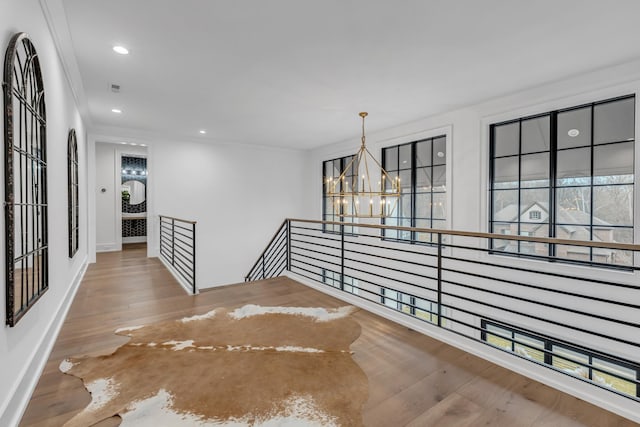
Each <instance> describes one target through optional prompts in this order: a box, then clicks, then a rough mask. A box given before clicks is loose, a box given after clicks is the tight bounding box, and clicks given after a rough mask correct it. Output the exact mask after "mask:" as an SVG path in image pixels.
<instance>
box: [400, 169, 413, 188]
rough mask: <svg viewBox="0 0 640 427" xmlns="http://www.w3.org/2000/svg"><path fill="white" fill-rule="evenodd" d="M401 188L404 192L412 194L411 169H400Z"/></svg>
mask: <svg viewBox="0 0 640 427" xmlns="http://www.w3.org/2000/svg"><path fill="white" fill-rule="evenodd" d="M400 188H401V189H402V194H411V170H401V171H400Z"/></svg>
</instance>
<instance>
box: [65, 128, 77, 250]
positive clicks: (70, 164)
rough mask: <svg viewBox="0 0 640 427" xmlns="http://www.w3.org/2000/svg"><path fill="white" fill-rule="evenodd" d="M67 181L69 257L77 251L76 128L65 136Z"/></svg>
mask: <svg viewBox="0 0 640 427" xmlns="http://www.w3.org/2000/svg"><path fill="white" fill-rule="evenodd" d="M67 181H68V184H69V185H68V194H69V258H73V256H74V255H75V254H76V252H78V240H79V235H80V233H79V227H78V209H79V204H78V142H77V140H76V130H75V129H71V130H70V131H69V137H68V138H67Z"/></svg>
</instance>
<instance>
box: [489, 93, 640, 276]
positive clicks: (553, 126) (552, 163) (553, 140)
mask: <svg viewBox="0 0 640 427" xmlns="http://www.w3.org/2000/svg"><path fill="white" fill-rule="evenodd" d="M628 99H633V100H634V114H633V117H634V136H633V138H632V139H627V140H621V141H611V142H605V143H597V142H596V141H595V133H594V122H595V119H594V111H595V109H596V108H597V107H598V106H602V105H606V104H610V103H615V102H620V101H625V100H628ZM585 108H590V111H591V115H590V136H589V138H590V140H589V144H588V145H584V146H574V147H568V148H566V147H565V148H558V141H557V140H558V138H557V136H558V116H559V115H561V114H563V113H568V112H572V111H577V110H581V109H585ZM636 108H637V107H636V94H628V95H623V96H618V97H614V98H608V99H603V100H600V101H595V102H590V103H585V104H580V105H576V106H572V107H568V108H562V109H556V110H552V111H548V112H545V113H541V114H534V115H530V116H525V117H519V118H516V119H511V120H506V121H502V122H498V123H492V124H490V125H489V206H488V214H489V221H488V226H489V232H490V233H497V231H496V228H495V225H496V224H502V225H504V224H516V225H517V232H516V233H515V235H523V234H522V233H523V230H522V224H540V223H539V222H527V221H521V220H520V216H521V215H522V214H523V213H524V212H521V211H520V209H522V206H523V205H522V196H521V194H522V190H523V189H524V190H536V189H547V190H548V193H549V196H548V201H547V202H546V203H548V219H547V222H546V223H544V224H546V226H547V228H548V232H547V235H546V236H544V237H549V238H555V237H557V233H556V228H557V227H558V226H572V225H575V224H573V223H571V224H570V223H562V222H559V221H558V220H557V208H558V206H559V202H558V200H557V193H558V191H557V190H558V189H564V188H574V187H575V188H587V187H588V188H589V193H590V200H589V201H588V203H589V211H590V212H589V214H590V221H589V224H588V229H589V237H590V239H591V241H593V238H594V235H595V234H594V230H596V229H597V228H598V226H597V225H596V226H594V188H598V187H607V186H631V187H632V191H631V194H632V197H633V196H635V185H636V183H635V179H636V178H635V170H636V166H635V159H634V167H633V170H634V180H633V181H634V182H632V183H621V184H611V183H606V184H598V183H595V182H594V181H595V180H594V173H595V170H594V158H595V155H594V150H595V147H602V146H607V145H614V144H624V143H628V142H633V144H634V152H635V150H637V149H638V148H637V147H636V146H635V142H636V139H637V137H636V135H635V117H636V115H635V110H636ZM544 117H549V149H548V150H542V151H533V152H527V153H524V154H523V152H522V123H523V122H527V121H530V120H536V119H540V118H544ZM515 123H519V126H518V128H519V130H518V132H519V135H518V144H519V146H518V154H513V155H503V156H496V155H495V154H496V153H495V136H496V135H495V134H496V129H497V128H498V127H502V126H508V125H512V124H515ZM583 148H590V165H589V168H590V176H589V177H588V178H589V184H588V185H587V184H584V185H575V186H571V185H559V184H558V182H557V172H558V164H557V163H558V162H557V156H558V153H559V152H563V151H568V150H574V149H583ZM546 152H548V153H549V165H548V167H549V174H548V179H547V181H548V182H547V185H544V186H526V187H523V186H522V183H523V181H522V157H523V156H531V155H537V154H542V153H546ZM516 157H517V158H518V181H517V187H515V188H495V184H496V182H495V160H496V159H505V158H516ZM510 190H516V191H517V192H518V199H517V203H516V206H517V209H518V212H519V214H518V215H517V217H516V218H517V221H504V220H496V219H495V218H494V213H495V212H494V205H495V195H496V192H500V191H510ZM631 217H632V218H631V221H632V224H631V225H630V226H629V225H615V224H609V225H608V226H607V227H610V228H612V229H626V230H630V231H631V236H632V239H633V235H634V230H635V227H636V224H635V212H634V214H633V215H632V216H631ZM579 226H580V227H583V225H579ZM503 234H511V233H503ZM495 240H498V239H495ZM513 242H514V243H513V244H514V245H517V250H516V251H505V250H501V249H499V248H496V247H495V242H494V239H489V250H490V253H491V254H500V255H506V256H514V257H523V258H536V259H546V260H553V261H557V260H559V261H562V262H566V263H571V264H581V265H590V266H597V267H605V268H614V269H629V268H632V267H633V265H634V261H633V256H631V265H626V264H616V263H605V262H599V261H595V260H594V249H595V248H592V247H586V248H585V251H588V255H589V260H579V259H572V258H569V257H562V258H561V257H559V256H557V250H556V249H557V248H556V246H555V245H553V244H550V245H547V246H548V251H547V253H546V254H545V255H541V254H540V255H535V254H528V253H526V252H523V251H522V247H523V245H527V244H528V242H523V241H513ZM565 246H567V247H570V246H569V245H565ZM575 247H578V246H575Z"/></svg>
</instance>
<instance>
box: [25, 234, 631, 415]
mask: <svg viewBox="0 0 640 427" xmlns="http://www.w3.org/2000/svg"><path fill="white" fill-rule="evenodd" d="M247 303H254V304H259V305H266V306H269V305H274V306H287V305H289V306H323V307H338V306H342V305H344V304H345V303H344V302H342V301H340V300H337V299H335V298H332V297H330V296H327V295H325V294H322V293H320V292H317V291H315V290H312V289H310V288H308V287H306V286H304V285H301V284H299V283H296V282H294V281H292V280H290V279H287V278H277V279H271V280H266V281H261V282H255V283H252V284H239V285H234V286H226V287H221V288H216V289H214V290H210V291H206V292H203V293H201V294H200V295H197V296H195V297H191V296H188V295H186V294H185V292H184V291H183V290H182V288H181V287H180V285H178V283H177V282H176V281H175V280H174V279H173V278H172V277H171V275H170V274H169V273H168V272H167V271H166V269H165V268H164V267H163V266H162V264H161V263H160V262H159V261H158V260H157V259H155V258H146V248H145V246H144V245H131V246H129V245H127V249H125V250H124V251H123V252H112V253H101V254H98V262H97V263H96V264H92V265H91V266H89V269H88V270H87V273H86V275H85V278H84V280H83V282H82V284H81V286H80V289H79V290H78V293H77V295H76V298H75V300H74V302H73V304H72V306H71V309H70V311H69V315H68V317H67V319H66V320H65V323H64V325H63V327H62V330H61V332H60V336H59V337H58V339H57V341H56V344H55V346H54V349H53V352H52V354H51V356H50V358H49V361H48V362H47V365H46V367H45V370H44V372H43V374H42V377H41V378H40V381H39V383H38V386H37V388H36V390H35V392H34V394H33V396H32V398H31V401H30V403H29V406H28V408H27V410H26V412H25V414H24V416H23V419H22V422H21V424H20V425H22V426H37V427H44V426H61V425H62V424H64V422H65V421H66V420H68V419H69V418H71V417H72V416H73V415H74V414H75V413H77V412H78V411H80V410H81V409H82V408H83V407H84V406H86V405H87V404H88V403H89V401H90V396H89V393H88V392H87V391H86V390H85V388H84V387H83V385H82V383H81V381H80V380H79V379H77V378H74V377H71V376H68V375H64V374H62V373H61V372H60V371H59V370H58V366H59V364H60V362H61V361H62V360H63V359H64V358H65V357H67V356H79V355H83V354H91V355H97V354H109V353H111V352H113V351H114V350H115V349H116V348H117V347H118V346H119V345H121V344H123V343H124V342H126V341H127V338H125V337H120V336H116V335H114V334H113V331H114V330H115V329H117V328H119V327H124V326H131V325H140V324H146V323H151V322H157V321H162V320H169V319H177V318H181V317H184V316H188V315H192V314H197V313H204V312H206V311H208V310H210V309H211V308H214V307H221V306H224V307H233V306H239V305H244V304H247ZM354 316H355V317H356V318H357V320H358V321H359V322H360V324H361V325H362V335H361V336H360V337H359V338H358V340H357V341H356V342H355V343H354V344H353V345H352V350H353V351H354V358H355V360H356V361H357V362H358V364H359V365H360V366H361V367H362V369H363V370H364V372H365V373H366V374H367V376H368V378H369V400H368V402H367V404H366V405H365V407H364V413H363V416H364V422H365V425H366V426H392V427H396V426H405V425H406V426H458V427H463V426H479V425H492V426H510V427H514V426H536V427H537V426H567V427H568V426H598V427H603V426H632V425H636V424H635V423H632V422H631V421H629V420H625V419H624V418H621V417H619V416H617V415H615V414H612V413H610V412H607V411H604V410H602V409H600V408H597V407H595V406H593V405H591V404H589V403H586V402H584V401H581V400H579V399H576V398H574V397H571V396H569V395H566V394H564V393H561V392H559V391H556V390H554V389H552V388H549V387H547V386H545V385H543V384H541V383H538V382H535V381H532V380H530V379H527V378H525V377H523V376H521V375H518V374H514V373H512V372H510V371H508V370H506V369H503V368H501V367H499V366H496V365H494V364H492V363H489V362H486V361H484V360H482V359H480V358H478V357H475V356H473V355H471V354H468V353H465V352H463V351H461V350H458V349H456V348H454V347H451V346H449V345H446V344H443V343H441V342H439V341H436V340H433V339H431V338H429V337H426V336H424V335H421V334H419V333H417V332H414V331H412V330H409V329H407V328H405V327H402V326H399V325H396V324H394V323H392V322H390V321H387V320H385V319H383V318H380V317H378V316H376V315H373V314H371V313H368V312H366V311H363V310H360V311H358V312H357V313H355V315H354ZM119 422H120V421H119V418H117V417H116V418H113V419H111V420H107V421H105V422H103V423H101V424H100V425H101V426H103V427H104V426H115V425H118V424H119Z"/></svg>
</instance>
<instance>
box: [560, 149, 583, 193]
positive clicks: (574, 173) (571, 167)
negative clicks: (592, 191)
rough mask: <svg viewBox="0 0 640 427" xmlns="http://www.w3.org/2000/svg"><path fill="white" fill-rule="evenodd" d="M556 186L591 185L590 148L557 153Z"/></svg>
mask: <svg viewBox="0 0 640 427" xmlns="http://www.w3.org/2000/svg"><path fill="white" fill-rule="evenodd" d="M556 176H557V180H556V182H557V185H559V186H564V185H589V184H591V148H577V149H573V150H563V151H558V157H557V172H556Z"/></svg>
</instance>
